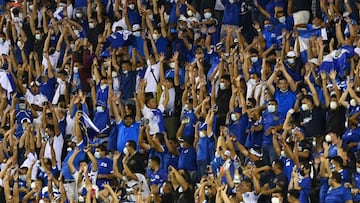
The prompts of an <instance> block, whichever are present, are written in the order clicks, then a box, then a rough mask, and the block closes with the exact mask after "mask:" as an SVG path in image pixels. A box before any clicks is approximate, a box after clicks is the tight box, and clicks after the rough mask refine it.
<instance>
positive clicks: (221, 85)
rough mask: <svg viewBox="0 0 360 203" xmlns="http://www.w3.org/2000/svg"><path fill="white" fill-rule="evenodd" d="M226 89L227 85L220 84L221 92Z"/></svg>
mask: <svg viewBox="0 0 360 203" xmlns="http://www.w3.org/2000/svg"><path fill="white" fill-rule="evenodd" d="M225 88H226V87H225V83H223V82H221V83H220V89H221V90H224V89H225Z"/></svg>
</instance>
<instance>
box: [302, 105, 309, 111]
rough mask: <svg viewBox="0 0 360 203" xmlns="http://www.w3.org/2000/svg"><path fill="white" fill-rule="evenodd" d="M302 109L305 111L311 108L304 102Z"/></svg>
mask: <svg viewBox="0 0 360 203" xmlns="http://www.w3.org/2000/svg"><path fill="white" fill-rule="evenodd" d="M301 109H302V110H303V111H308V110H309V106H308V105H307V104H302V105H301Z"/></svg>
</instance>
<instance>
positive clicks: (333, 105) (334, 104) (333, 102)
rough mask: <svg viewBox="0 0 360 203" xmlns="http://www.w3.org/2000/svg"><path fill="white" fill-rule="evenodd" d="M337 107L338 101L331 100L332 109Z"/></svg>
mask: <svg viewBox="0 0 360 203" xmlns="http://www.w3.org/2000/svg"><path fill="white" fill-rule="evenodd" d="M336 107H337V103H336V102H335V101H332V102H330V109H332V110H334V109H336Z"/></svg>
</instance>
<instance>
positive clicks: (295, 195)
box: [288, 189, 300, 199]
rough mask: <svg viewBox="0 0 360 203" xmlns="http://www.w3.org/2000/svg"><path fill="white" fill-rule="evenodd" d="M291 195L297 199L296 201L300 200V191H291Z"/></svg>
mask: <svg viewBox="0 0 360 203" xmlns="http://www.w3.org/2000/svg"><path fill="white" fill-rule="evenodd" d="M288 193H289V195H290V196H292V197H294V198H296V199H299V197H300V190H296V189H291V190H289V192H288Z"/></svg>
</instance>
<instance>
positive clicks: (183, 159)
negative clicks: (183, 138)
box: [178, 146, 196, 171]
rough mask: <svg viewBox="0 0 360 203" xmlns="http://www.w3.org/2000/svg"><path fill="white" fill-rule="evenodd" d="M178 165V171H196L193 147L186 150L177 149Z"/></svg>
mask: <svg viewBox="0 0 360 203" xmlns="http://www.w3.org/2000/svg"><path fill="white" fill-rule="evenodd" d="M179 153H180V155H179V162H178V163H179V164H178V169H184V170H187V171H194V170H196V151H195V148H194V147H192V146H191V147H190V148H188V149H185V148H181V147H180V148H179Z"/></svg>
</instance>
